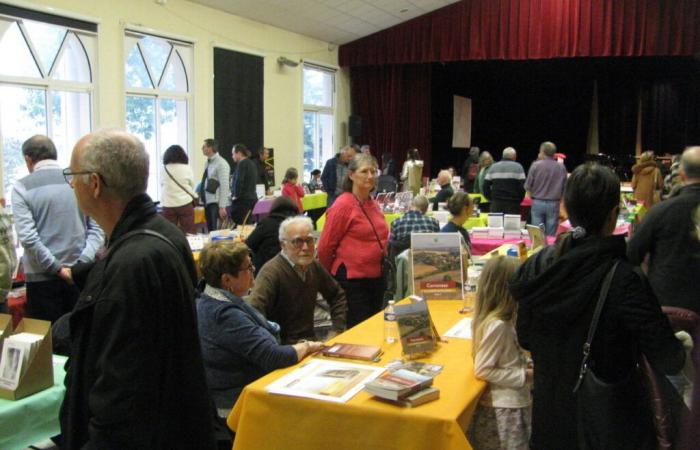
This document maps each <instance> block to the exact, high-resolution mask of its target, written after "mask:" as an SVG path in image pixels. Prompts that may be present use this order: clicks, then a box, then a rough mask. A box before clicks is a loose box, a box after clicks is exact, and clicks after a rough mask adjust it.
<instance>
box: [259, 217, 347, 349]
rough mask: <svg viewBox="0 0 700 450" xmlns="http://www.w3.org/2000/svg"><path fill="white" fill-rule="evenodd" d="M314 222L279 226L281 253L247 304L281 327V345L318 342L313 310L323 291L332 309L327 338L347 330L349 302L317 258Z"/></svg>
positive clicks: (297, 219)
mask: <svg viewBox="0 0 700 450" xmlns="http://www.w3.org/2000/svg"><path fill="white" fill-rule="evenodd" d="M313 231H314V226H313V223H312V222H311V219H309V218H308V217H303V216H296V217H290V218H288V219H285V220H284V221H283V222H282V224H281V225H280V229H279V239H280V246H281V247H282V251H281V252H280V253H278V254H277V256H275V257H274V258H272V259H271V260H269V261H268V262H267V263H265V265H264V266H263V267H262V269H261V270H260V273H259V274H258V276H257V278H256V279H255V288H254V289H253V293H252V294H251V295H250V297H249V299H248V301H249V302H250V304H251V305H253V306H254V307H256V308H257V309H258V310H260V312H262V313H263V314H264V315H265V317H266V318H267V319H268V320H272V321H274V322H277V323H278V324H279V325H280V328H281V330H280V335H281V337H282V344H296V343H297V342H299V340H302V339H308V340H314V341H315V340H317V338H316V336H315V334H314V308H315V307H316V297H317V295H318V293H319V292H320V293H321V295H322V296H323V299H324V300H326V302H327V303H328V305H329V306H330V313H331V320H332V321H333V329H332V330H331V332H330V334H329V335H328V336H327V337H326V339H331V338H332V337H334V336H335V335H337V334H338V333H340V332H342V331H343V330H345V316H346V315H347V309H348V308H347V302H346V299H345V292H344V291H343V288H341V287H340V284H338V282H337V281H336V280H335V278H333V276H331V274H329V273H328V272H327V271H326V269H324V268H323V266H321V264H320V263H319V262H318V260H317V259H315V258H314V254H315V248H316V238H315V237H314V236H313V235H312V233H313Z"/></svg>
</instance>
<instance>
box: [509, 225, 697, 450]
mask: <svg viewBox="0 0 700 450" xmlns="http://www.w3.org/2000/svg"><path fill="white" fill-rule="evenodd" d="M575 242H576V244H575V246H574V247H573V248H572V249H571V250H569V251H568V252H566V253H565V254H564V255H563V256H559V257H558V256H557V255H556V250H555V248H554V247H548V248H545V249H544V250H542V251H540V252H539V253H537V254H536V255H535V256H533V257H531V258H529V259H528V260H527V261H526V262H525V263H524V264H523V265H522V266H521V267H520V269H519V270H518V271H517V272H516V273H515V274H514V275H513V278H512V279H511V281H510V283H509V288H510V291H511V293H512V294H513V296H514V298H515V299H516V301H517V302H518V316H517V322H516V328H517V332H518V340H519V342H520V345H521V346H522V347H523V348H525V349H526V350H530V351H531V352H532V358H533V360H534V368H535V382H534V391H533V412H532V438H531V448H533V449H546V450H550V449H551V450H558V449H562V450H563V449H567V450H569V449H571V450H575V449H576V448H577V444H576V401H575V397H574V394H573V388H574V385H575V384H576V379H577V376H578V370H579V366H580V364H581V359H582V357H583V354H582V346H583V343H584V342H585V340H586V334H587V332H588V327H589V326H590V322H591V318H592V316H593V309H594V308H595V303H596V302H597V300H598V294H599V292H600V287H601V284H602V280H603V277H604V276H605V275H606V274H607V273H608V271H609V270H610V268H611V266H612V264H613V262H614V261H615V260H618V259H621V260H622V262H621V263H620V265H619V266H618V268H617V271H616V273H615V277H614V278H613V281H612V285H611V287H610V291H609V293H608V297H607V301H606V303H605V307H604V308H603V311H602V314H601V318H600V322H599V324H598V329H597V331H596V335H595V338H594V340H593V344H592V347H591V358H592V360H593V364H594V370H595V373H596V375H597V376H599V377H600V378H602V379H604V380H605V381H619V380H622V379H624V378H625V377H626V376H628V375H629V374H630V372H632V370H633V369H634V367H635V366H636V364H637V362H638V361H639V358H640V354H641V353H643V354H644V355H646V357H647V358H648V359H649V361H650V363H651V364H652V365H653V366H654V367H656V368H657V369H658V370H660V371H661V372H663V373H675V372H677V371H678V370H680V369H681V367H682V365H683V362H684V359H685V354H684V351H683V348H682V346H681V344H680V342H679V341H678V340H676V339H675V337H674V336H673V332H672V331H671V327H670V325H669V323H668V320H667V319H666V317H665V316H664V315H663V313H662V312H661V308H660V306H659V303H658V301H657V300H656V298H655V297H654V295H653V293H652V292H651V290H650V288H649V287H648V285H647V284H646V282H645V280H644V279H643V278H642V276H640V274H639V273H638V272H635V270H634V268H633V266H632V265H631V264H630V263H629V262H627V261H626V260H625V259H624V258H625V241H624V238H623V237H618V236H612V237H604V238H602V237H596V236H593V237H587V238H584V239H581V240H579V241H575ZM640 389H641V386H640ZM630 401H632V399H630ZM645 406H648V405H645ZM633 420H635V419H633V418H630V421H633ZM638 420H639V421H640V422H644V423H640V426H641V428H643V429H645V430H649V431H652V430H653V425H652V424H651V422H650V420H651V416H650V415H649V410H648V409H647V410H645V409H643V408H641V407H640V418H638ZM647 420H648V421H649V422H648V423H646V421H647ZM645 438H649V436H630V439H629V443H630V447H629V448H630V449H642V448H644V447H643V444H642V443H641V441H644V439H645ZM635 439H639V440H635Z"/></svg>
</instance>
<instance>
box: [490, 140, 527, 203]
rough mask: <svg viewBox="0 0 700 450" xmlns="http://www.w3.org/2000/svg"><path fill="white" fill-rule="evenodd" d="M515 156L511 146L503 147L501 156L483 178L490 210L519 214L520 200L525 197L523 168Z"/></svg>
mask: <svg viewBox="0 0 700 450" xmlns="http://www.w3.org/2000/svg"><path fill="white" fill-rule="evenodd" d="M516 156H517V155H516V152H515V149H514V148H513V147H506V148H505V149H503V157H502V158H501V160H500V161H499V162H497V163H495V164H493V165H492V166H491V169H489V171H488V173H487V174H486V177H485V178H484V196H486V198H488V199H489V201H490V202H491V205H490V210H489V211H490V212H494V213H505V214H520V202H522V201H523V198H524V197H525V187H524V184H525V170H523V166H521V165H520V163H518V162H516V161H515V158H516Z"/></svg>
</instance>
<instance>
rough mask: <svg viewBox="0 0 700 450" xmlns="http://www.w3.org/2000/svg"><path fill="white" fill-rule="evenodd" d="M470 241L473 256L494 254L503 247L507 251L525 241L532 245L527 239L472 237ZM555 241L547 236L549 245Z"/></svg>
mask: <svg viewBox="0 0 700 450" xmlns="http://www.w3.org/2000/svg"><path fill="white" fill-rule="evenodd" d="M469 239H470V240H471V242H472V255H474V256H481V255H485V254H486V253H488V252H492V251H494V250H496V249H497V248H499V247H501V246H505V248H506V249H507V248H510V246H511V245H514V244H517V243H518V242H520V241H525V244H526V245H528V246H529V245H530V239H528V238H525V237H522V238H514V239H503V238H500V239H498V238H497V239H489V238H475V237H474V236H470V237H469ZM554 241H555V238H554V237H553V236H547V243H548V244H553V243H554Z"/></svg>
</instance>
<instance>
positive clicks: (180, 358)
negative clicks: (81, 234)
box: [60, 194, 215, 450]
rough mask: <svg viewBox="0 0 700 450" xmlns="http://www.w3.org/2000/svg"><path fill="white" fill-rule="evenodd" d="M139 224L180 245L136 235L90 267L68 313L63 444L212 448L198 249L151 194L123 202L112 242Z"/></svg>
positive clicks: (135, 447)
mask: <svg viewBox="0 0 700 450" xmlns="http://www.w3.org/2000/svg"><path fill="white" fill-rule="evenodd" d="M135 229H150V230H153V231H156V232H159V233H161V234H163V235H165V236H166V237H167V238H168V239H170V240H171V241H172V242H173V243H174V244H175V246H176V247H177V248H178V249H179V251H176V250H175V249H174V248H172V246H171V245H170V244H168V243H167V242H164V241H162V240H160V239H158V238H155V237H152V236H144V235H136V236H132V237H130V238H128V239H127V240H126V241H124V242H123V244H122V245H120V246H118V247H117V248H116V249H115V251H114V252H113V253H112V254H111V255H110V256H109V257H108V259H102V260H100V261H98V262H97V263H95V265H94V266H93V267H92V269H91V270H90V273H89V275H88V276H87V279H86V282H85V286H84V288H83V290H82V292H81V295H80V299H79V300H78V303H77V305H76V306H75V309H74V311H73V313H72V315H71V317H70V333H71V351H70V353H71V355H70V359H69V360H68V363H67V374H66V380H65V385H66V395H65V398H64V401H63V405H62V407H61V414H60V419H61V432H62V434H63V437H64V445H63V446H62V447H61V448H64V449H79V448H89V449H100V450H102V449H127V448H128V449H190V448H202V449H207V448H214V446H215V443H214V438H213V431H212V414H211V413H212V405H211V401H210V399H209V397H208V393H207V386H206V381H205V375H204V367H203V364H202V356H201V350H200V346H199V337H198V334H197V323H196V316H195V309H194V284H193V283H194V281H195V277H196V275H195V272H194V262H193V260H192V253H191V251H190V249H189V246H188V244H187V241H186V239H185V237H184V235H183V234H182V232H181V231H180V230H179V229H178V228H176V227H175V226H174V225H172V224H171V223H170V222H168V221H167V220H165V219H164V218H163V217H162V216H160V215H158V214H156V209H155V206H154V205H153V202H152V201H151V199H150V198H149V197H148V196H147V195H145V194H144V195H140V196H138V197H135V198H134V199H132V200H131V202H130V203H129V204H128V205H127V207H126V209H125V211H124V213H123V214H122V217H121V219H120V220H119V222H118V224H117V226H116V227H115V228H114V231H113V233H112V236H111V242H115V241H116V240H117V239H119V237H120V236H122V235H124V234H125V233H126V232H128V231H131V230H135ZM106 261H108V265H107V266H105V262H106Z"/></svg>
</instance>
